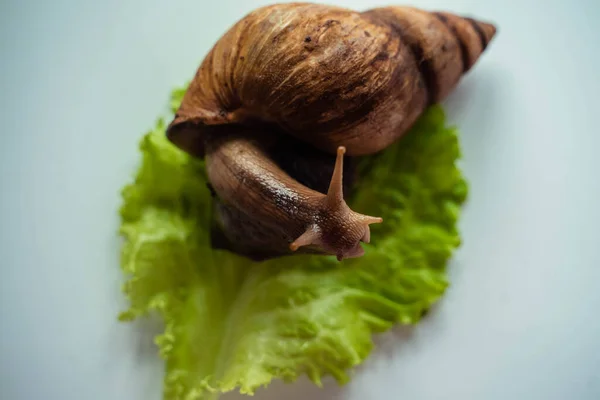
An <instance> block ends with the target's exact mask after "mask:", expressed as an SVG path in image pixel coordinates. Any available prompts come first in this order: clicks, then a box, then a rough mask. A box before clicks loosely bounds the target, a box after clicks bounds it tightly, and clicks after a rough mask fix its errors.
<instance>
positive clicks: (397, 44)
mask: <svg viewBox="0 0 600 400" xmlns="http://www.w3.org/2000/svg"><path fill="white" fill-rule="evenodd" d="M495 32H496V28H495V27H494V26H493V25H492V24H489V23H484V22H480V21H476V20H473V19H470V18H462V17H459V16H457V15H454V14H450V13H442V12H427V11H423V10H419V9H416V8H413V7H384V8H376V9H372V10H369V11H366V12H362V13H361V12H356V11H353V10H349V9H345V8H340V7H333V6H327V5H319V4H311V3H291V4H276V5H272V6H267V7H262V8H259V9H256V10H255V11H253V12H251V13H250V14H248V15H247V16H246V17H244V18H243V19H241V20H240V21H238V22H237V23H236V24H235V25H234V26H233V27H232V28H231V29H230V30H229V31H227V32H226V33H225V34H224V35H223V36H222V37H221V39H220V40H219V41H218V42H217V43H216V44H215V45H214V47H213V48H212V49H211V51H210V52H209V53H208V55H207V56H206V57H205V59H204V61H203V62H202V64H201V65H200V67H199V69H198V70H197V72H196V75H195V76H194V79H193V80H192V82H191V83H190V86H189V88H188V90H187V92H186V94H185V96H184V98H183V102H182V104H181V106H180V108H179V110H178V112H177V113H176V115H175V118H174V120H173V121H172V122H171V124H170V125H169V127H168V130H167V135H168V137H169V139H170V140H171V141H172V142H173V143H174V144H175V145H177V146H179V147H180V148H182V149H184V150H185V151H187V152H189V153H190V154H193V155H195V156H199V157H204V156H205V157H206V159H207V170H208V175H209V179H210V182H211V184H212V186H213V187H214V191H215V193H216V195H217V197H218V206H217V211H218V217H219V220H220V222H221V225H222V229H223V231H224V235H225V237H226V238H227V239H228V240H229V241H230V242H231V243H233V244H234V245H233V246H232V247H233V248H234V250H236V251H238V252H240V253H243V254H247V255H249V256H252V257H254V258H264V257H270V256H276V255H282V254H289V253H290V251H294V250H297V249H298V248H300V247H303V251H306V252H317V253H325V254H334V255H336V256H337V257H338V259H340V260H341V259H343V258H348V257H357V256H360V255H361V254H362V248H361V247H360V243H359V242H360V241H368V240H369V236H370V234H369V224H371V223H376V222H381V220H380V219H379V218H374V217H369V216H364V215H361V214H358V213H355V212H354V211H352V210H350V209H349V208H348V206H347V205H346V204H345V202H344V195H343V193H344V191H343V183H344V179H343V171H344V168H343V160H342V158H343V154H344V153H347V154H348V155H349V156H363V155H368V154H373V153H376V152H379V151H381V150H382V149H385V148H386V147H388V146H389V145H390V144H392V143H394V142H395V141H397V140H398V139H399V138H400V137H401V136H402V135H403V134H404V133H406V132H407V131H408V130H409V129H410V127H411V126H412V125H413V124H414V123H415V121H416V120H417V119H418V118H419V116H420V115H421V114H422V113H423V111H425V109H426V108H427V107H428V106H430V105H432V104H434V103H437V102H440V101H442V100H443V99H445V98H446V97H447V96H448V95H449V94H450V93H451V92H452V90H453V89H454V88H455V87H456V85H457V84H458V82H459V81H460V79H461V77H462V76H463V75H464V74H465V73H466V72H467V71H469V70H470V69H471V68H472V67H473V65H474V64H475V63H476V61H477V60H478V58H479V57H480V55H481V54H482V53H483V51H484V50H485V49H486V47H487V45H488V43H489V42H490V40H491V39H492V38H493V36H494V35H495ZM281 143H288V149H289V148H291V151H290V150H288V151H287V153H286V154H285V155H284V157H283V158H285V159H288V160H289V159H292V160H297V164H300V167H299V169H300V170H304V171H311V169H312V168H311V164H310V162H309V161H307V160H308V159H310V157H308V158H307V157H298V156H297V155H296V154H295V152H294V148H298V149H302V148H306V146H308V147H309V148H310V149H312V150H311V151H312V152H313V153H314V157H313V158H316V159H320V160H327V162H325V164H326V165H328V166H329V169H327V168H325V169H326V170H328V171H329V172H330V173H331V174H333V178H332V179H331V183H330V185H329V187H327V186H326V184H327V183H326V182H322V181H317V182H314V183H313V184H311V185H309V186H310V187H309V186H306V183H305V184H302V183H301V182H303V181H307V180H310V179H307V177H306V176H307V174H306V173H304V174H300V175H303V176H299V175H295V174H294V173H291V172H290V170H289V169H288V170H287V171H286V170H284V168H283V167H282V165H281V162H279V163H278V162H275V159H276V158H278V157H276V156H275V155H274V151H275V153H276V154H277V155H278V156H279V159H281V158H282V157H281V156H282V154H281V152H280V151H279V152H278V151H277V150H274V149H278V148H281ZM289 143H293V145H292V146H289ZM278 146H279V147H278ZM284 147H285V146H284ZM309 153H310V152H309ZM333 154H337V158H336V161H335V168H334V171H333V172H331V168H333V166H334V160H333ZM319 171H320V170H319V168H315V169H314V170H313V171H312V172H313V174H315V176H316V175H321V176H322V175H323V174H322V173H320V172H319ZM308 175H309V176H310V175H311V174H310V173H309V174H308ZM299 181H300V182H299ZM326 187H327V189H326V190H324V188H326ZM325 192H327V194H325Z"/></svg>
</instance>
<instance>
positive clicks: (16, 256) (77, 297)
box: [0, 0, 600, 400]
mask: <svg viewBox="0 0 600 400" xmlns="http://www.w3.org/2000/svg"><path fill="white" fill-rule="evenodd" d="M7 3H8V2H3V3H2V4H1V5H0V33H1V35H0V44H1V53H0V60H1V65H2V69H1V71H2V73H1V74H0V89H1V91H0V106H1V107H0V116H1V121H2V125H3V132H2V134H0V166H1V168H0V173H1V175H0V179H1V182H0V192H1V197H0V212H1V219H0V221H1V223H2V225H1V226H0V239H1V240H0V256H1V258H0V267H1V269H2V271H1V275H0V285H1V292H0V295H1V299H0V300H1V301H0V304H1V320H0V351H1V361H0V362H1V376H0V398H2V399H6V400H38V399H40V400H41V399H44V400H54V399H56V400H71V399H73V400H75V399H76V400H80V399H89V400H96V399H98V400H107V399H110V400H138V399H144V400H151V399H157V400H158V399H159V398H160V385H161V379H162V371H161V366H160V364H159V362H158V360H157V358H156V356H155V354H154V349H153V348H152V347H151V344H150V336H149V335H148V334H147V335H146V336H145V340H141V339H140V337H142V338H143V337H144V336H143V335H140V332H139V331H140V330H141V329H142V328H143V327H142V328H141V327H139V326H134V325H120V324H118V323H116V322H115V316H116V315H117V313H118V311H120V310H121V309H122V307H123V306H124V303H123V300H122V298H121V294H120V292H119V285H120V281H121V275H120V272H119V268H118V251H119V249H118V239H117V237H116V236H115V231H116V229H117V225H118V219H117V215H116V209H117V207H118V205H119V202H120V199H119V189H120V187H121V186H122V185H123V184H124V183H125V182H126V181H127V180H128V178H129V176H130V174H131V173H132V172H133V170H134V167H135V165H136V163H137V161H138V152H137V142H138V139H139V138H140V135H141V134H142V133H143V132H144V131H145V130H146V129H147V128H149V127H150V126H151V125H152V123H153V121H154V119H155V117H156V116H157V115H158V114H159V113H161V112H162V111H163V108H164V106H165V101H166V99H167V96H168V94H169V91H170V89H171V88H172V87H173V86H174V85H179V84H181V83H183V82H185V81H186V80H187V79H189V78H190V77H191V76H192V75H193V73H194V71H195V68H196V66H197V63H198V62H199V61H200V59H201V58H202V57H203V55H204V54H205V53H206V52H207V51H208V49H209V47H210V46H211V45H212V44H213V42H214V41H215V40H216V39H217V38H218V37H219V36H220V35H221V34H222V33H223V32H224V31H225V30H226V29H227V28H228V27H229V26H230V25H231V24H232V23H233V22H234V21H236V20H237V19H238V18H240V17H241V16H243V14H245V13H246V12H247V11H249V10H250V9H252V8H254V7H256V6H258V5H262V4H266V2H259V1H247V0H238V1H234V0H220V1H214V2H212V1H211V2H207V1H203V0H194V1H192V0H189V1H174V2H171V1H166V0H165V1H141V0H139V1H128V2H121V1H118V0H109V1H75V0H73V1H65V0H57V1H53V2H46V3H43V2H42V1H39V2H33V1H23V0H20V1H16V0H15V1H12V2H11V3H13V4H7ZM336 3H338V4H342V5H346V6H349V7H358V8H361V9H364V8H366V7H368V6H374V5H376V4H377V5H384V4H390V3H393V2H392V1H388V2H383V1H381V0H380V1H378V2H371V1H368V0H364V1H338V2H336ZM414 4H417V5H419V6H421V7H425V8H431V7H437V8H443V9H447V10H450V11H455V12H466V13H469V14H473V15H475V16H477V17H481V18H484V19H491V20H493V21H494V22H496V23H497V24H498V26H499V28H500V32H499V35H498V36H497V38H496V39H495V40H494V42H493V44H492V45H491V47H490V48H489V50H488V52H487V53H486V54H485V56H484V58H483V59H482V60H481V61H480V63H479V64H478V65H477V67H476V68H475V69H474V70H473V72H472V73H471V74H470V75H469V76H468V77H467V78H466V79H465V80H464V81H463V83H462V85H461V86H460V88H459V90H458V91H457V92H455V93H454V95H452V97H451V99H449V101H448V102H447V110H448V112H449V116H450V118H451V120H452V121H453V122H455V123H457V124H458V125H459V127H460V129H461V131H462V144H463V148H464V161H463V166H464V169H465V172H466V174H467V176H468V179H469V181H470V186H471V195H470V199H469V203H468V205H467V206H466V209H465V212H464V216H463V218H462V220H461V227H462V232H463V236H464V241H465V244H464V246H463V248H462V249H461V250H460V252H459V253H458V254H457V255H456V258H455V261H454V262H453V263H452V266H451V279H452V286H451V288H450V290H449V291H448V293H447V295H446V296H445V297H444V299H443V301H442V302H441V303H440V305H439V307H438V308H437V310H436V311H435V312H434V313H433V314H432V315H431V317H430V318H428V319H427V320H426V321H425V322H423V323H422V324H421V325H420V326H419V327H418V328H417V329H415V330H414V331H412V332H407V331H403V332H401V333H397V334H395V335H388V336H387V337H386V338H385V340H383V341H382V342H381V346H380V348H379V349H378V350H377V351H376V352H375V353H374V354H373V356H372V357H371V358H370V359H369V361H368V363H367V364H366V365H365V366H364V368H361V369H359V371H358V374H357V376H356V379H355V380H354V381H353V382H352V383H351V384H350V385H349V386H347V387H345V388H341V389H340V388H337V387H336V386H335V385H333V384H329V385H328V386H327V387H326V389H324V390H316V389H314V388H312V386H311V385H308V384H302V383H301V384H298V385H292V386H285V385H281V384H275V385H273V386H272V388H270V389H268V390H266V391H261V393H260V394H259V395H258V396H257V397H256V399H257V400H267V399H268V400H276V399H281V398H285V399H287V400H293V399H296V400H300V399H304V398H311V399H312V400H325V399H332V398H333V399H338V400H341V399H344V400H362V399H369V400H371V399H372V400H383V399H406V400H434V399H461V400H471V399H473V400H481V399H486V400H496V399H497V400H506V399H511V400H538V399H539V400H554V399H556V400H562V399H578V400H593V399H599V398H600V317H599V316H598V312H599V310H600V289H599V284H600V249H599V247H600V234H599V233H598V227H599V226H600V176H599V175H600V174H599V172H600V166H599V163H598V159H597V156H596V155H597V152H598V149H599V148H600V129H599V128H598V120H599V119H600V115H599V113H598V106H597V104H598V103H597V98H596V96H597V94H598V93H600V84H599V79H600V78H599V75H598V73H599V72H600V55H599V52H600V25H598V21H599V20H600V4H599V3H597V2H595V1H593V0H589V1H581V0H580V1H575V0H574V1H544V2H543V1H533V0H521V1H492V0H490V1H483V0H473V1H466V0H465V1H458V0H456V1H450V0H448V1H443V0H440V1H420V2H418V3H414ZM386 393H388V394H386ZM236 398H238V397H237V396H226V397H225V399H227V400H232V399H236Z"/></svg>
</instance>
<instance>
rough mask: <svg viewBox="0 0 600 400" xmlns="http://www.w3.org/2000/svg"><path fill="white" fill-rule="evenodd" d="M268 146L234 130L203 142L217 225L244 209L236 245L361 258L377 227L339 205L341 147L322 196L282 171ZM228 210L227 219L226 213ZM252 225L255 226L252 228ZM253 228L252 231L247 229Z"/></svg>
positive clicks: (342, 203) (264, 140)
mask: <svg viewBox="0 0 600 400" xmlns="http://www.w3.org/2000/svg"><path fill="white" fill-rule="evenodd" d="M271 143H272V140H270V139H269V138H268V137H265V136H263V135H260V136H257V137H255V136H253V135H249V134H247V132H243V131H238V132H236V133H235V134H229V135H224V134H223V135H216V136H215V137H214V138H212V139H211V140H208V141H207V149H206V157H207V173H208V177H209V180H210V182H212V185H213V188H214V190H215V192H217V193H218V194H219V201H220V202H221V203H222V204H223V205H225V206H226V208H225V209H221V210H220V211H221V219H222V222H224V224H225V225H226V226H228V227H229V228H230V229H232V228H234V225H235V223H236V221H230V222H229V224H228V223H227V222H225V221H224V220H225V219H226V218H227V217H228V216H231V212H230V211H229V210H231V209H233V210H243V214H244V215H246V216H248V217H250V218H247V217H246V218H244V215H242V216H240V215H238V216H237V219H239V218H240V217H241V218H243V219H245V220H246V221H245V224H244V225H243V226H235V228H234V229H233V233H234V234H235V235H236V236H237V237H231V238H230V240H232V241H233V242H236V243H242V244H243V243H246V246H247V247H248V244H247V243H248V242H254V243H253V244H254V246H251V247H259V248H261V250H263V251H264V249H265V248H267V249H268V248H270V250H271V251H270V252H271V253H273V254H275V253H277V254H285V252H283V251H282V250H283V249H287V250H288V251H289V250H291V251H296V250H298V249H299V248H300V247H304V246H305V247H306V248H305V249H303V251H306V252H316V253H329V254H334V255H336V256H337V257H338V259H339V260H341V259H343V258H351V257H358V256H361V255H362V254H363V249H362V247H360V244H359V242H360V241H369V238H370V231H369V224H372V223H378V222H381V219H380V218H373V217H369V216H365V215H361V214H358V213H356V212H354V211H352V210H350V208H349V207H348V206H347V205H346V203H345V201H344V195H343V189H342V179H343V174H342V170H343V153H344V152H345V149H344V148H343V147H340V148H339V149H338V155H337V157H336V164H335V169H334V172H333V175H332V178H331V183H330V186H329V189H328V191H327V194H323V193H320V192H317V191H315V190H313V189H310V188H308V187H306V186H304V185H302V184H300V183H299V182H298V181H296V180H295V179H294V178H292V177H290V176H289V175H288V174H287V173H286V172H284V171H283V170H282V169H281V168H280V167H279V166H278V165H277V164H276V163H275V162H274V161H272V160H271V158H270V157H269V156H268V153H267V149H268V147H269V144H271ZM228 211H229V214H227V213H228ZM253 220H254V221H256V222H255V223H253ZM252 228H254V229H252Z"/></svg>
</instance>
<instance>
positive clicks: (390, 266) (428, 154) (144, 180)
mask: <svg viewBox="0 0 600 400" xmlns="http://www.w3.org/2000/svg"><path fill="white" fill-rule="evenodd" d="M184 92H185V87H184V88H180V89H177V90H175V91H174V92H173V96H172V99H171V103H170V104H171V114H172V113H173V112H174V110H175V109H176V108H177V106H178V104H179V102H180V101H181V97H182V95H183V93H184ZM140 151H141V153H142V162H141V166H140V168H139V170H138V172H137V174H136V176H135V180H134V181H133V182H132V183H131V184H129V185H127V186H126V187H125V188H124V189H123V193H122V194H123V205H122V208H121V218H122V226H121V234H122V235H123V236H124V237H125V243H124V245H123V248H122V269H123V271H124V273H125V274H126V276H127V281H126V283H125V285H124V291H125V293H126V295H127V296H128V298H129V301H130V307H129V309H128V310H127V311H125V312H123V313H122V314H121V316H120V318H121V319H122V320H132V319H135V318H138V317H142V316H146V315H148V314H150V313H158V314H160V316H161V317H162V319H163V320H164V323H165V331H164V333H162V334H161V335H159V336H158V337H157V338H156V343H157V345H158V347H159V350H160V355H161V356H162V357H163V358H164V360H165V363H166V377H165V383H164V398H165V399H169V400H176V399H177V400H179V399H182V400H183V399H185V400H192V399H198V400H201V399H216V398H218V396H219V394H221V393H224V392H228V391H232V390H239V391H240V392H241V393H246V394H252V393H254V391H255V390H256V389H257V388H259V387H260V386H266V385H268V384H269V383H270V382H271V381H272V380H273V379H281V380H284V381H286V382H291V381H294V380H296V379H297V378H298V377H299V376H300V375H302V374H306V375H308V377H309V378H310V379H311V380H312V381H313V382H314V383H315V384H317V385H321V380H322V378H323V377H325V376H327V375H330V376H333V377H334V378H335V379H336V380H337V381H338V382H340V383H344V382H346V381H348V379H349V374H350V373H351V370H352V368H353V367H355V366H356V365H358V364H360V363H361V362H363V361H364V360H365V358H366V357H367V356H368V355H369V353H370V351H371V349H372V348H373V341H372V335H373V333H376V332H383V331H385V330H387V329H389V328H390V327H392V325H394V324H396V323H400V324H415V323H417V322H418V321H419V320H420V318H421V317H422V316H423V315H424V313H425V312H426V311H427V310H428V309H429V307H431V305H432V304H433V303H435V302H436V301H437V300H438V299H439V298H440V296H441V295H442V294H443V293H444V291H445V289H446V287H447V286H448V282H447V276H446V271H445V270H446V263H447V261H448V259H449V258H450V257H451V255H452V252H453V250H454V249H455V248H456V247H457V246H458V245H459V244H460V238H459V234H458V232H457V229H456V222H457V218H458V216H459V211H460V207H461V204H462V203H463V202H464V200H465V197H466V194H467V185H466V184H465V180H464V178H463V176H462V174H461V172H460V170H459V169H458V167H457V165H456V162H457V160H458V159H459V156H460V149H459V142H458V138H457V132H456V130H455V129H452V128H448V127H447V126H446V125H445V116H444V112H443V110H442V109H441V108H440V107H439V106H435V107H432V108H430V109H429V110H428V111H427V112H426V114H425V115H424V116H423V117H422V118H421V119H420V120H419V122H418V123H417V124H416V126H415V127H414V128H413V129H412V131H411V132H410V133H409V134H408V135H406V136H405V137H404V138H403V139H402V140H400V141H399V142H398V143H397V144H395V145H393V146H391V147H390V148H388V149H386V150H385V151H384V152H382V153H381V154H379V155H377V156H374V157H370V158H367V159H365V160H364V162H363V163H362V164H361V170H362V173H363V177H362V179H361V182H360V187H359V188H358V190H357V192H356V193H357V194H356V195H355V197H354V198H352V199H350V205H351V207H352V208H353V209H355V210H356V211H358V212H363V213H366V214H370V215H380V216H382V217H383V218H384V223H383V224H381V225H374V226H373V228H372V245H365V250H366V254H365V256H364V257H362V258H358V259H350V260H345V261H344V262H342V263H338V262H337V261H336V260H335V258H334V257H324V256H308V255H306V256H300V255H297V256H294V257H288V258H283V259H277V260H271V261H268V262H263V263H256V262H251V261H248V260H247V259H244V258H242V257H239V256H236V255H234V254H231V253H229V252H226V251H222V250H213V249H211V248H210V245H209V231H210V229H209V228H210V225H211V218H212V213H211V196H210V193H209V190H208V189H207V186H206V183H207V178H206V174H205V169H204V163H203V161H202V160H197V159H193V158H191V157H189V156H188V155H186V154H185V153H183V152H182V151H180V150H178V149H177V148H175V147H174V146H173V145H172V144H170V143H169V142H168V141H167V139H166V138H165V120H163V119H160V120H158V121H157V123H156V126H155V128H154V129H153V130H152V131H150V132H148V133H147V134H146V135H145V136H144V137H143V139H142V141H141V145H140Z"/></svg>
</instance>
